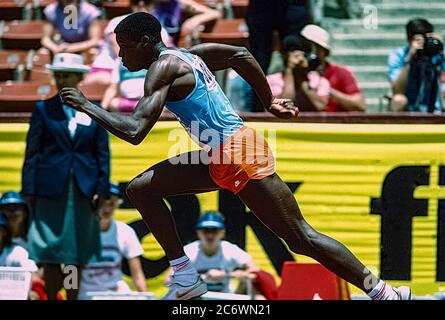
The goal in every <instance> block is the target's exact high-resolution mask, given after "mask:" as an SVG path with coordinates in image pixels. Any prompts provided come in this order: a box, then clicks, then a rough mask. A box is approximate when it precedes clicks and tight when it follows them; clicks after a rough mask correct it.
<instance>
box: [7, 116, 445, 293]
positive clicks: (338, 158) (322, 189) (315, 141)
mask: <svg viewBox="0 0 445 320" xmlns="http://www.w3.org/2000/svg"><path fill="white" fill-rule="evenodd" d="M248 125H249V126H251V127H254V128H256V129H257V130H260V131H262V130H266V131H265V132H266V133H268V135H269V137H271V138H274V139H271V140H270V141H269V142H271V144H272V145H271V147H272V148H273V149H274V150H275V154H276V159H277V171H278V173H279V174H280V175H281V177H282V178H283V180H284V181H286V182H289V183H298V187H297V189H296V191H295V196H296V198H297V200H298V202H299V205H300V207H301V210H302V212H303V214H304V215H305V217H306V218H307V220H308V221H309V223H311V224H312V225H313V226H314V227H315V228H316V229H318V230H319V231H321V232H323V233H326V234H327V235H329V236H332V237H334V238H336V239H338V240H339V241H341V242H343V243H344V244H345V245H346V246H347V247H348V248H349V249H351V251H352V252H353V253H354V254H356V255H357V256H358V258H359V259H361V260H362V261H363V262H364V263H365V265H367V266H368V268H369V269H371V270H372V271H375V272H377V273H379V272H380V271H381V270H382V272H384V273H385V275H386V277H389V278H391V279H396V278H398V279H408V278H410V279H411V280H406V281H390V282H391V283H393V284H396V285H398V284H400V283H408V284H410V285H411V286H412V287H413V291H414V294H416V295H424V294H432V293H434V292H437V291H443V290H445V284H444V282H442V281H445V279H443V278H442V277H445V271H444V270H443V268H445V263H443V260H444V259H445V256H444V255H443V254H441V252H440V249H442V251H443V252H445V244H444V243H443V242H445V230H444V229H445V209H443V208H445V205H443V202H442V201H443V200H445V169H444V168H443V166H445V161H444V159H445V125H371V124H300V123H248ZM27 128H28V126H27V125H24V124H0V177H1V179H0V192H4V191H7V190H18V189H19V188H20V175H21V173H20V171H21V165H22V161H23V153H24V149H25V137H26V131H27ZM179 128H180V126H179V125H178V124H177V123H176V122H160V123H158V124H157V125H156V126H155V127H154V129H153V130H152V131H151V133H150V135H149V136H148V137H147V139H146V140H145V141H144V142H143V143H142V144H141V145H139V146H132V145H130V144H128V143H126V142H124V141H121V140H119V139H117V138H115V137H112V139H111V149H112V179H113V181H116V182H124V181H129V180H130V179H131V178H132V177H134V176H135V175H137V174H138V173H140V172H141V171H143V170H145V169H147V168H148V167H150V166H151V165H153V164H155V163H156V162H158V161H161V160H163V159H165V158H167V157H168V155H169V154H170V148H171V147H172V146H174V145H175V144H176V143H177V142H178V137H177V136H176V138H175V135H172V134H171V132H172V130H173V129H179ZM175 132H176V131H175ZM169 134H170V139H169ZM183 135H184V136H183V137H182V138H181V139H179V140H181V141H182V144H183V145H185V147H186V148H189V149H191V148H193V149H194V148H197V147H196V146H195V145H193V144H192V143H191V142H190V140H188V138H185V137H186V133H185V132H184V133H183ZM175 139H176V140H175ZM198 199H199V202H200V209H201V211H205V210H216V209H218V194H217V193H216V192H213V193H209V194H203V195H199V196H198ZM441 200H442V201H441ZM117 218H118V219H119V220H122V221H125V222H132V221H134V220H138V219H140V216H139V214H138V213H137V212H136V211H135V210H132V209H120V210H119V211H118V213H117ZM394 221H397V222H400V223H394ZM410 228H412V231H411V229H410ZM438 234H441V235H442V236H441V239H439V240H438ZM388 239H390V240H392V241H389V240H388ZM246 243H247V251H248V252H249V253H250V254H252V256H253V258H254V260H255V261H256V262H257V263H258V264H259V266H260V267H262V268H264V269H265V270H266V271H269V272H271V273H273V274H274V275H277V273H276V272H275V270H274V268H273V266H272V263H271V261H270V259H269V258H268V256H267V254H266V252H265V250H264V249H263V248H262V246H261V245H260V243H259V241H258V240H257V239H256V236H255V234H254V233H253V232H252V231H251V230H250V229H249V228H248V231H247V240H246ZM143 245H144V249H145V257H147V258H150V259H158V258H161V257H162V256H163V255H164V254H163V252H162V250H161V249H160V248H159V246H158V245H157V243H156V241H155V240H154V239H153V237H152V236H151V235H150V236H147V237H145V238H144V241H143ZM410 245H411V247H412V250H409V246H410ZM400 246H404V247H402V248H401V247H400ZM381 250H383V252H384V253H385V254H383V255H381ZM409 252H411V257H409V259H408V260H409V261H407V259H406V257H407V256H409ZM399 256H400V257H399ZM382 257H383V258H382ZM392 257H397V259H400V261H395V262H394V260H395V259H391V258H392ZM296 259H297V260H298V261H310V260H309V259H307V258H305V257H300V256H297V257H296ZM164 277H165V275H164V274H161V275H159V276H157V277H155V278H153V279H150V280H149V282H148V284H149V290H150V291H154V292H155V293H158V294H161V293H163V292H164V289H163V288H162V282H163V281H164ZM277 280H278V281H279V278H278V277H277ZM438 280H441V281H438ZM352 289H353V292H359V291H358V290H357V289H354V288H352Z"/></svg>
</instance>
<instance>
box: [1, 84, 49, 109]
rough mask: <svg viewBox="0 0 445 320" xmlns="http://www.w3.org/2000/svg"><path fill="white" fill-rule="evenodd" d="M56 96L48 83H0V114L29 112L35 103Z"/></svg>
mask: <svg viewBox="0 0 445 320" xmlns="http://www.w3.org/2000/svg"><path fill="white" fill-rule="evenodd" d="M56 94H57V89H56V88H55V87H53V86H51V85H50V84H49V83H42V82H31V81H30V82H20V81H7V82H2V83H0V112H30V111H32V110H33V108H34V106H35V104H36V102H37V101H40V100H47V99H49V98H51V97H53V96H54V95H56Z"/></svg>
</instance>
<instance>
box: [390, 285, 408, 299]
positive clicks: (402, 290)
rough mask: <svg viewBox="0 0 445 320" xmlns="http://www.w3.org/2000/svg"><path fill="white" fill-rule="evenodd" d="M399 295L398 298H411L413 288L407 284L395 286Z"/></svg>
mask: <svg viewBox="0 0 445 320" xmlns="http://www.w3.org/2000/svg"><path fill="white" fill-rule="evenodd" d="M393 290H394V291H395V292H396V293H397V296H398V297H399V299H398V300H411V289H410V288H409V287H407V286H401V287H396V288H393Z"/></svg>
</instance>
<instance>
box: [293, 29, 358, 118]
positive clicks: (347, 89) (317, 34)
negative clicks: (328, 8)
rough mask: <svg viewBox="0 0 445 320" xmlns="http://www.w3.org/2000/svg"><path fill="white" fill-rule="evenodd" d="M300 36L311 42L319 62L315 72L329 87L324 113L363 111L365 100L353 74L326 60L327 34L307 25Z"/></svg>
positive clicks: (327, 51) (328, 46)
mask: <svg viewBox="0 0 445 320" xmlns="http://www.w3.org/2000/svg"><path fill="white" fill-rule="evenodd" d="M300 35H301V36H303V37H304V38H305V39H307V40H309V41H310V42H311V45H312V52H313V53H314V54H315V55H316V56H317V57H318V59H319V60H320V66H319V67H318V68H317V71H318V72H319V73H320V74H321V75H322V76H323V77H325V78H326V79H327V80H328V81H329V85H330V86H331V89H330V91H329V100H328V103H327V105H326V108H325V111H326V112H341V111H365V108H366V107H365V98H364V96H363V94H362V92H361V90H360V88H359V86H358V83H357V80H356V79H355V77H354V74H353V73H352V72H351V71H350V70H349V69H348V68H346V67H345V66H342V65H339V64H336V63H333V62H331V61H329V60H328V57H329V55H330V54H331V48H330V45H329V33H328V32H327V31H326V30H324V29H323V28H320V27H319V26H316V25H313V24H308V25H307V26H305V27H304V28H303V30H301V32H300Z"/></svg>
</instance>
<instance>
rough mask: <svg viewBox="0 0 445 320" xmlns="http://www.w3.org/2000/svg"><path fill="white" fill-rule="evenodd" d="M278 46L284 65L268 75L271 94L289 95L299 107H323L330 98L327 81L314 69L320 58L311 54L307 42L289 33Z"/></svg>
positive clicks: (302, 108)
mask: <svg viewBox="0 0 445 320" xmlns="http://www.w3.org/2000/svg"><path fill="white" fill-rule="evenodd" d="M281 49H282V52H283V60H284V64H285V66H286V69H285V71H284V72H283V73H281V72H280V73H276V74H272V75H268V76H267V80H268V82H269V85H270V87H271V89H272V94H273V95H274V96H275V97H280V98H286V99H291V100H292V101H294V103H295V105H297V106H298V108H299V109H300V111H324V109H325V108H326V105H327V103H328V99H329V90H330V86H329V81H328V80H327V79H326V78H324V77H322V76H321V75H320V74H319V73H318V72H316V71H315V69H316V68H317V67H318V66H319V64H320V61H319V60H318V58H317V57H316V56H315V55H314V54H311V52H312V48H311V44H310V42H309V41H307V40H305V39H303V38H301V37H298V36H295V35H288V36H287V37H286V38H284V40H283V42H282V44H281Z"/></svg>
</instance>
